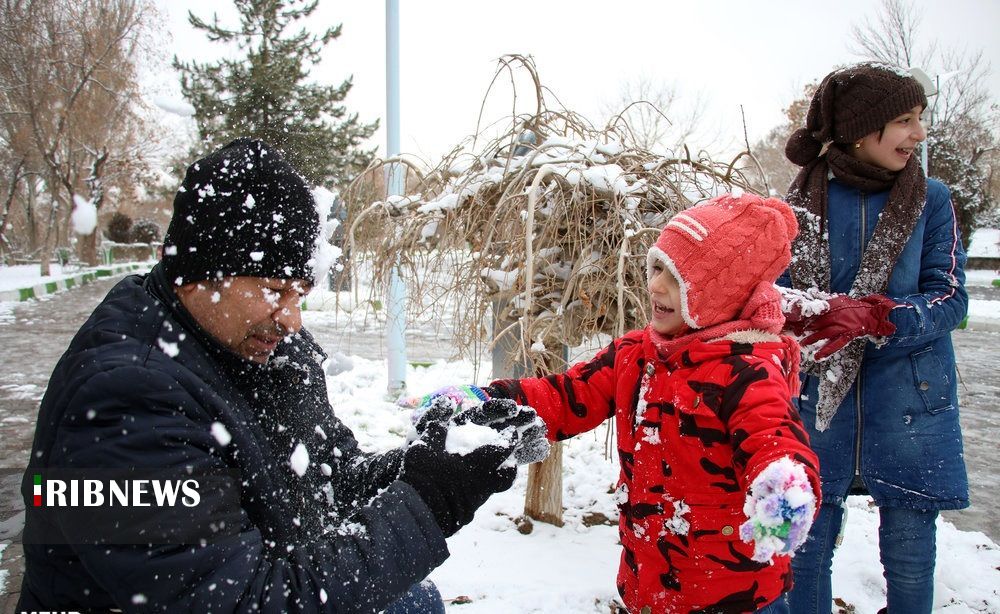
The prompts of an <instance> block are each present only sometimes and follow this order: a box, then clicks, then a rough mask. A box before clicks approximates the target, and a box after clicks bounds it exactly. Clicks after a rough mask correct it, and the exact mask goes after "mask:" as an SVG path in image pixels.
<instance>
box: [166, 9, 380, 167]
mask: <svg viewBox="0 0 1000 614" xmlns="http://www.w3.org/2000/svg"><path fill="white" fill-rule="evenodd" d="M234 2H235V5H236V8H237V10H238V11H239V14H240V25H239V28H237V29H234V30H230V29H227V28H225V27H223V26H221V25H220V24H219V19H218V16H217V15H216V16H213V19H212V23H211V24H209V23H206V22H205V21H203V20H201V19H200V18H198V17H197V16H196V15H195V14H194V13H193V12H189V13H188V20H189V21H190V23H191V25H192V26H194V27H195V28H197V29H199V30H204V31H205V32H206V35H207V36H208V39H209V40H210V41H213V42H221V43H236V44H237V45H238V47H239V49H240V50H241V51H243V52H245V53H246V55H245V57H242V58H239V59H224V60H220V61H218V62H215V63H198V62H194V61H191V62H181V61H180V60H178V59H177V58H176V57H175V58H174V67H176V68H177V69H178V70H179V71H180V72H181V88H182V90H183V92H184V95H185V96H186V97H187V99H188V100H189V101H190V102H191V104H192V105H193V106H194V108H195V115H194V117H195V121H196V122H197V124H198V132H199V135H200V137H201V140H202V143H203V145H204V147H205V149H206V150H207V151H211V150H214V149H216V148H217V147H219V146H221V145H224V144H225V143H227V142H229V141H230V140H232V139H234V138H236V137H239V136H250V137H254V138H260V139H263V140H265V141H267V142H268V143H271V144H273V145H275V146H277V147H279V148H280V149H281V150H283V151H284V153H285V154H286V157H287V158H288V160H289V162H291V163H292V165H294V166H295V167H296V168H297V169H299V171H300V172H302V173H303V174H304V175H305V176H306V178H307V179H308V180H309V181H311V182H313V183H316V184H318V183H324V182H333V183H334V184H340V185H342V184H344V183H346V182H347V181H349V180H350V178H351V177H353V176H354V175H356V174H357V173H359V172H361V171H362V170H364V168H365V167H366V166H367V164H368V162H369V161H371V159H372V156H373V154H374V151H375V150H374V148H372V149H370V150H366V149H362V148H361V143H362V142H363V141H365V140H366V139H368V138H370V137H371V135H372V134H373V133H374V132H375V129H376V128H377V127H378V121H377V120H376V121H374V122H372V123H370V124H365V123H361V122H359V121H358V116H357V114H356V113H355V114H349V113H348V112H347V109H346V107H345V106H344V105H343V104H342V103H343V100H344V98H345V97H346V96H347V93H348V92H349V91H350V89H351V85H352V78H351V77H348V78H347V79H346V80H345V81H344V82H343V83H341V84H340V85H339V86H337V87H333V86H325V85H319V84H315V83H308V82H306V78H307V77H308V76H309V68H310V67H312V66H313V65H315V64H317V63H318V62H319V57H320V52H321V51H322V49H323V47H324V46H325V45H326V44H327V43H328V42H330V41H331V40H333V39H335V38H337V37H338V36H340V30H341V26H340V25H337V26H336V27H333V28H329V29H328V30H326V31H325V32H324V33H323V34H322V35H320V36H316V35H314V34H311V33H309V32H307V31H306V30H305V29H304V28H303V29H301V30H299V31H298V33H296V34H294V35H290V36H285V31H286V29H288V28H289V26H291V25H292V24H293V23H294V22H295V21H297V20H299V19H302V18H305V17H308V16H309V15H310V14H311V13H312V12H313V11H314V10H315V9H316V4H317V2H318V0H313V1H312V2H308V1H306V0H234Z"/></svg>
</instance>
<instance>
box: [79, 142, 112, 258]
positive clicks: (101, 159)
mask: <svg viewBox="0 0 1000 614" xmlns="http://www.w3.org/2000/svg"><path fill="white" fill-rule="evenodd" d="M88 151H89V150H88ZM93 155H94V161H93V163H91V165H90V176H89V177H87V178H86V179H85V180H84V182H85V183H86V184H87V187H89V188H90V202H91V203H93V205H94V209H95V210H96V211H97V213H100V211H101V206H103V205H104V184H103V183H101V170H102V169H103V168H104V163H105V162H107V161H108V150H107V149H103V150H101V151H100V153H93ZM100 235H101V228H100V224H98V225H96V226H94V232H92V233H90V234H89V235H83V236H81V237H80V238H79V239H78V241H79V253H80V260H81V261H83V262H86V263H87V264H88V265H90V266H97V265H99V264H101V262H99V261H98V257H97V243H98V239H99V238H100Z"/></svg>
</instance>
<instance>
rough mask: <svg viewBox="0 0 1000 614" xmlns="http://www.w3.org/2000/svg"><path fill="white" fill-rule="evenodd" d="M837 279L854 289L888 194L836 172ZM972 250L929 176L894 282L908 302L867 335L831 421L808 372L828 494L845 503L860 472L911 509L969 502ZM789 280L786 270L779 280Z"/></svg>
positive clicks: (833, 276)
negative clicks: (963, 388)
mask: <svg viewBox="0 0 1000 614" xmlns="http://www.w3.org/2000/svg"><path fill="white" fill-rule="evenodd" d="M828 198H829V201H828V202H829V206H828V222H827V224H828V229H829V238H830V254H831V257H830V260H831V272H830V286H831V290H832V291H833V292H841V293H846V292H849V291H850V289H851V284H852V283H853V282H854V277H855V275H856V274H857V272H858V267H859V265H860V262H861V254H862V252H863V250H864V246H865V245H867V243H868V241H870V240H871V237H872V233H874V231H875V223H876V222H877V221H878V216H879V214H880V213H881V211H882V209H883V208H884V207H885V204H886V200H887V198H888V191H886V192H879V193H874V194H868V193H865V192H862V191H860V190H857V189H855V188H852V187H850V186H847V185H846V184H843V183H841V182H839V181H837V180H836V179H831V180H830V182H829V190H828ZM965 259H966V257H965V251H964V249H963V248H962V242H961V240H960V239H959V231H958V224H957V222H956V219H955V212H954V209H953V208H952V204H951V195H950V194H949V192H948V188H947V187H945V186H944V184H942V183H941V182H939V181H936V180H933V179H929V180H928V181H927V204H926V206H925V207H924V211H923V214H922V215H921V216H920V219H919V220H918V221H917V225H916V227H915V228H914V230H913V234H912V235H911V236H910V239H909V241H907V243H906V246H905V247H904V248H903V251H902V253H901V254H900V256H899V260H898V261H897V263H896V266H895V269H893V272H892V276H891V277H890V279H889V287H888V289H887V290H886V295H888V296H889V298H891V299H893V300H894V301H896V302H897V303H899V304H900V305H902V307H900V308H897V309H894V310H893V311H892V313H891V315H890V319H891V321H892V323H893V324H895V325H896V332H895V334H893V335H892V336H891V337H890V338H889V341H888V343H886V344H885V345H883V346H882V347H880V348H876V347H875V345H874V344H873V343H869V344H868V347H867V348H866V349H865V355H864V360H863V362H862V365H861V370H860V372H859V374H858V378H857V380H856V381H855V383H854V386H852V388H851V390H850V392H849V393H848V395H847V397H846V398H845V399H844V401H843V403H842V404H841V405H840V408H839V409H838V410H837V414H836V415H835V416H834V418H833V421H832V422H831V424H830V427H829V428H828V429H827V430H826V431H823V432H819V431H817V430H816V428H815V425H816V401H817V396H818V395H817V389H818V380H817V379H816V377H814V376H811V375H805V374H803V377H802V394H801V397H800V398H799V400H798V403H797V405H798V407H799V411H800V412H801V414H802V419H803V421H804V422H805V424H806V427H807V429H808V430H809V436H810V438H811V443H812V447H813V449H814V450H815V451H816V453H817V455H818V456H819V459H820V474H821V478H822V481H823V500H824V501H825V502H828V503H840V502H841V501H843V499H844V497H845V496H847V493H848V490H849V489H850V486H851V483H852V481H853V480H854V478H855V475H859V476H860V477H861V478H862V479H863V480H864V484H865V486H866V487H867V490H868V492H869V493H870V494H871V495H872V496H873V497H874V499H875V501H876V503H878V504H879V505H883V506H889V507H905V508H916V509H960V508H964V507H968V505H969V494H968V478H967V477H966V473H965V461H964V458H963V453H962V433H961V430H960V428H959V420H958V414H959V411H958V395H957V377H956V370H955V351H954V348H953V347H952V343H951V331H952V330H954V329H955V328H956V327H957V326H958V324H959V323H960V322H961V321H962V319H963V318H964V317H965V313H966V310H967V308H968V296H967V294H966V292H965V272H964V266H965ZM778 284H779V285H782V286H786V287H787V286H790V285H791V283H790V279H789V277H788V274H787V273H786V274H785V275H783V276H782V277H781V279H779V280H778Z"/></svg>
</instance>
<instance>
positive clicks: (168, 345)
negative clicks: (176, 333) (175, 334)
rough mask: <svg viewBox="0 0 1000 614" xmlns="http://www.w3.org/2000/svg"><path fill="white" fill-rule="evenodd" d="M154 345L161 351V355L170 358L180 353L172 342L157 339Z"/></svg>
mask: <svg viewBox="0 0 1000 614" xmlns="http://www.w3.org/2000/svg"><path fill="white" fill-rule="evenodd" d="M156 343H157V345H159V346H160V349H161V350H163V353H164V354H166V355H167V356H169V357H171V358H173V357H175V356H177V354H179V353H180V350H178V349H177V344H176V343H174V342H172V341H164V340H163V339H162V338H157V339H156Z"/></svg>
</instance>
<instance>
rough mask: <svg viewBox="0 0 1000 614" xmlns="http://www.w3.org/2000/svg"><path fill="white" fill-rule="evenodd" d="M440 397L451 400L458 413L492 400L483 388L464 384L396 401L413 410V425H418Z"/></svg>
mask: <svg viewBox="0 0 1000 614" xmlns="http://www.w3.org/2000/svg"><path fill="white" fill-rule="evenodd" d="M438 397H446V398H448V399H451V400H452V401H453V404H454V406H455V407H454V411H455V412H456V413H457V412H459V411H461V410H462V409H465V408H469V407H473V406H476V405H480V404H482V403H484V402H486V401H488V400H489V398H490V396H489V395H488V394H487V393H486V392H485V391H484V390H483V389H482V388H479V387H478V386H472V385H469V384H462V385H459V386H444V387H442V388H438V389H437V390H435V391H434V392H432V393H430V394H425V395H424V396H422V397H404V398H401V399H399V400H398V401H396V405H399V406H400V407H405V408H408V409H413V410H414V411H413V423H414V424H416V423H417V422H419V421H420V417H421V416H423V415H424V412H425V411H427V408H428V407H430V406H431V403H432V402H433V401H434V399H436V398H438Z"/></svg>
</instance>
